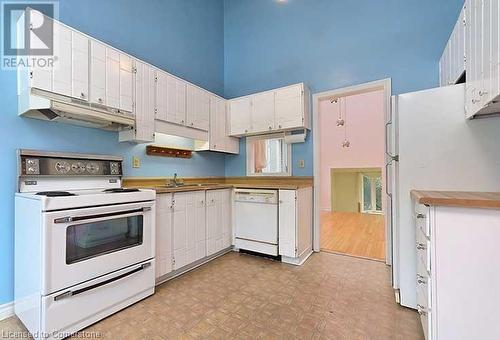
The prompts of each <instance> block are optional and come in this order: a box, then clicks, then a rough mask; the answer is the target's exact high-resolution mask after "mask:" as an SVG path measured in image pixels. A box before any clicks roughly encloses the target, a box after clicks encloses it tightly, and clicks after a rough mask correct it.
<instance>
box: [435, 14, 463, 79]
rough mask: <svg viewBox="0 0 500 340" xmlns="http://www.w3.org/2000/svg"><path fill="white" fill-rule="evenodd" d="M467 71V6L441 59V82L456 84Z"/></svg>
mask: <svg viewBox="0 0 500 340" xmlns="http://www.w3.org/2000/svg"><path fill="white" fill-rule="evenodd" d="M464 72H465V6H464V8H463V9H462V12H461V13H460V17H459V20H458V21H457V22H456V24H455V27H454V29H453V32H452V33H451V36H450V40H449V41H448V43H447V44H446V47H445V49H444V51H443V55H442V56H441V60H440V61H439V84H440V86H447V85H452V84H456V83H457V81H458V80H459V79H460V78H461V76H462V75H463V73H464Z"/></svg>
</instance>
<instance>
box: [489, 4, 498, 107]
mask: <svg viewBox="0 0 500 340" xmlns="http://www.w3.org/2000/svg"><path fill="white" fill-rule="evenodd" d="M489 92H490V93H491V97H492V99H495V98H497V97H498V96H499V95H500V2H499V1H491V84H490V91H489ZM497 99H498V98H497Z"/></svg>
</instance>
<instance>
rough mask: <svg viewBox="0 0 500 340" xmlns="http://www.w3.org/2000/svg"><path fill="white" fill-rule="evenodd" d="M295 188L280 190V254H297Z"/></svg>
mask: <svg viewBox="0 0 500 340" xmlns="http://www.w3.org/2000/svg"><path fill="white" fill-rule="evenodd" d="M296 197H297V192H296V191H295V190H280V191H279V207H278V211H279V213H278V215H279V217H278V218H279V221H278V226H279V242H278V243H279V254H280V255H282V256H288V257H296V256H297V227H296V226H297V212H296V210H297V209H296Z"/></svg>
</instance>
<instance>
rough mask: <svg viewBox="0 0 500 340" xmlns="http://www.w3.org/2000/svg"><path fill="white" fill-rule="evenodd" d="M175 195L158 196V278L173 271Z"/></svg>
mask: <svg viewBox="0 0 500 340" xmlns="http://www.w3.org/2000/svg"><path fill="white" fill-rule="evenodd" d="M172 209H173V195H172V194H161V195H156V278H159V277H161V276H164V275H166V274H168V273H170V272H171V271H172Z"/></svg>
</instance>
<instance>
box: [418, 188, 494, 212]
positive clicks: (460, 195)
mask: <svg viewBox="0 0 500 340" xmlns="http://www.w3.org/2000/svg"><path fill="white" fill-rule="evenodd" d="M411 195H412V196H413V198H415V200H416V201H417V202H418V203H421V204H427V205H437V206H451V207H465V208H498V209H500V192H473V191H428V190H412V191H411Z"/></svg>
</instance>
